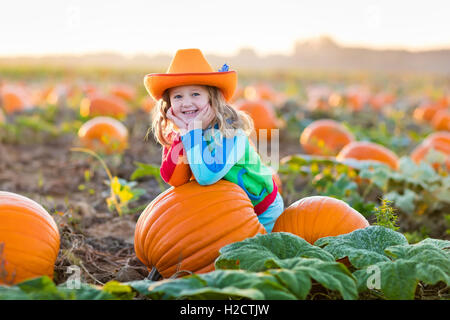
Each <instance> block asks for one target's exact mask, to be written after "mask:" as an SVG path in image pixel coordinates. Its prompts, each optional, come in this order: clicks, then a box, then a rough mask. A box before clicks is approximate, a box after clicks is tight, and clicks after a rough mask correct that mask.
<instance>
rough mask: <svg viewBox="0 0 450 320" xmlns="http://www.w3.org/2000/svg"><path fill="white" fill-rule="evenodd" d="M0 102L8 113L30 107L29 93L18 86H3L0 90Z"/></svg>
mask: <svg viewBox="0 0 450 320" xmlns="http://www.w3.org/2000/svg"><path fill="white" fill-rule="evenodd" d="M0 103H1V105H2V107H3V110H4V111H5V112H6V113H9V114H10V113H14V112H18V111H24V110H27V109H31V108H32V103H31V95H30V94H29V93H28V92H27V91H26V90H25V89H24V88H22V87H20V86H13V85H5V86H3V87H2V88H1V90H0Z"/></svg>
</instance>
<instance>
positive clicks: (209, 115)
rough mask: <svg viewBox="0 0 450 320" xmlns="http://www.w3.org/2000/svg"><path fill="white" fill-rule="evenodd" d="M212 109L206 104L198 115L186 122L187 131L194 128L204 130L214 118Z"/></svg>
mask: <svg viewBox="0 0 450 320" xmlns="http://www.w3.org/2000/svg"><path fill="white" fill-rule="evenodd" d="M215 116H216V115H215V114H214V111H213V110H212V108H211V106H210V105H209V104H208V105H207V106H206V107H205V108H203V109H202V110H201V111H200V112H199V113H198V115H197V116H196V117H195V118H194V119H193V120H192V121H191V122H190V123H189V124H188V129H187V130H188V131H191V130H194V129H200V128H201V129H203V130H205V129H206V128H208V126H209V125H210V124H211V122H212V121H213V120H214V117H215Z"/></svg>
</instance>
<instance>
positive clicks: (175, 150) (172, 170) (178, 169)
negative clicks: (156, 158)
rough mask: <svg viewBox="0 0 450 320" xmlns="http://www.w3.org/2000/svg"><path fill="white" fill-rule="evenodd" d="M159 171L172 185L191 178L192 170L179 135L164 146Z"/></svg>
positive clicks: (182, 182) (177, 184)
mask: <svg viewBox="0 0 450 320" xmlns="http://www.w3.org/2000/svg"><path fill="white" fill-rule="evenodd" d="M160 173H161V178H162V179H163V180H164V181H165V182H166V183H168V184H170V185H171V186H174V187H178V186H180V185H183V184H185V183H186V182H188V181H189V179H190V178H191V176H192V171H191V169H190V167H189V164H188V161H187V158H186V154H185V152H184V148H183V144H182V143H181V138H180V137H179V136H178V137H177V138H176V139H175V140H174V141H173V143H172V145H171V146H170V147H169V148H167V147H164V150H163V154H162V161H161V168H160Z"/></svg>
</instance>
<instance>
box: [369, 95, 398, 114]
mask: <svg viewBox="0 0 450 320" xmlns="http://www.w3.org/2000/svg"><path fill="white" fill-rule="evenodd" d="M394 100H395V97H394V96H393V95H392V94H388V93H377V94H375V95H373V96H372V97H371V98H370V99H369V104H370V106H371V107H372V109H373V110H375V111H381V110H382V109H383V108H384V107H385V106H387V105H390V104H392V103H393V102H394Z"/></svg>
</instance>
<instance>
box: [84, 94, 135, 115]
mask: <svg viewBox="0 0 450 320" xmlns="http://www.w3.org/2000/svg"><path fill="white" fill-rule="evenodd" d="M129 112H130V107H129V106H128V104H127V103H126V102H125V101H124V100H123V99H121V98H119V97H116V96H112V95H110V96H106V95H101V94H91V95H89V97H87V98H84V99H83V100H82V101H81V104H80V114H81V116H83V117H96V116H108V117H114V118H117V119H122V118H124V117H126V115H127V114H129Z"/></svg>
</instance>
